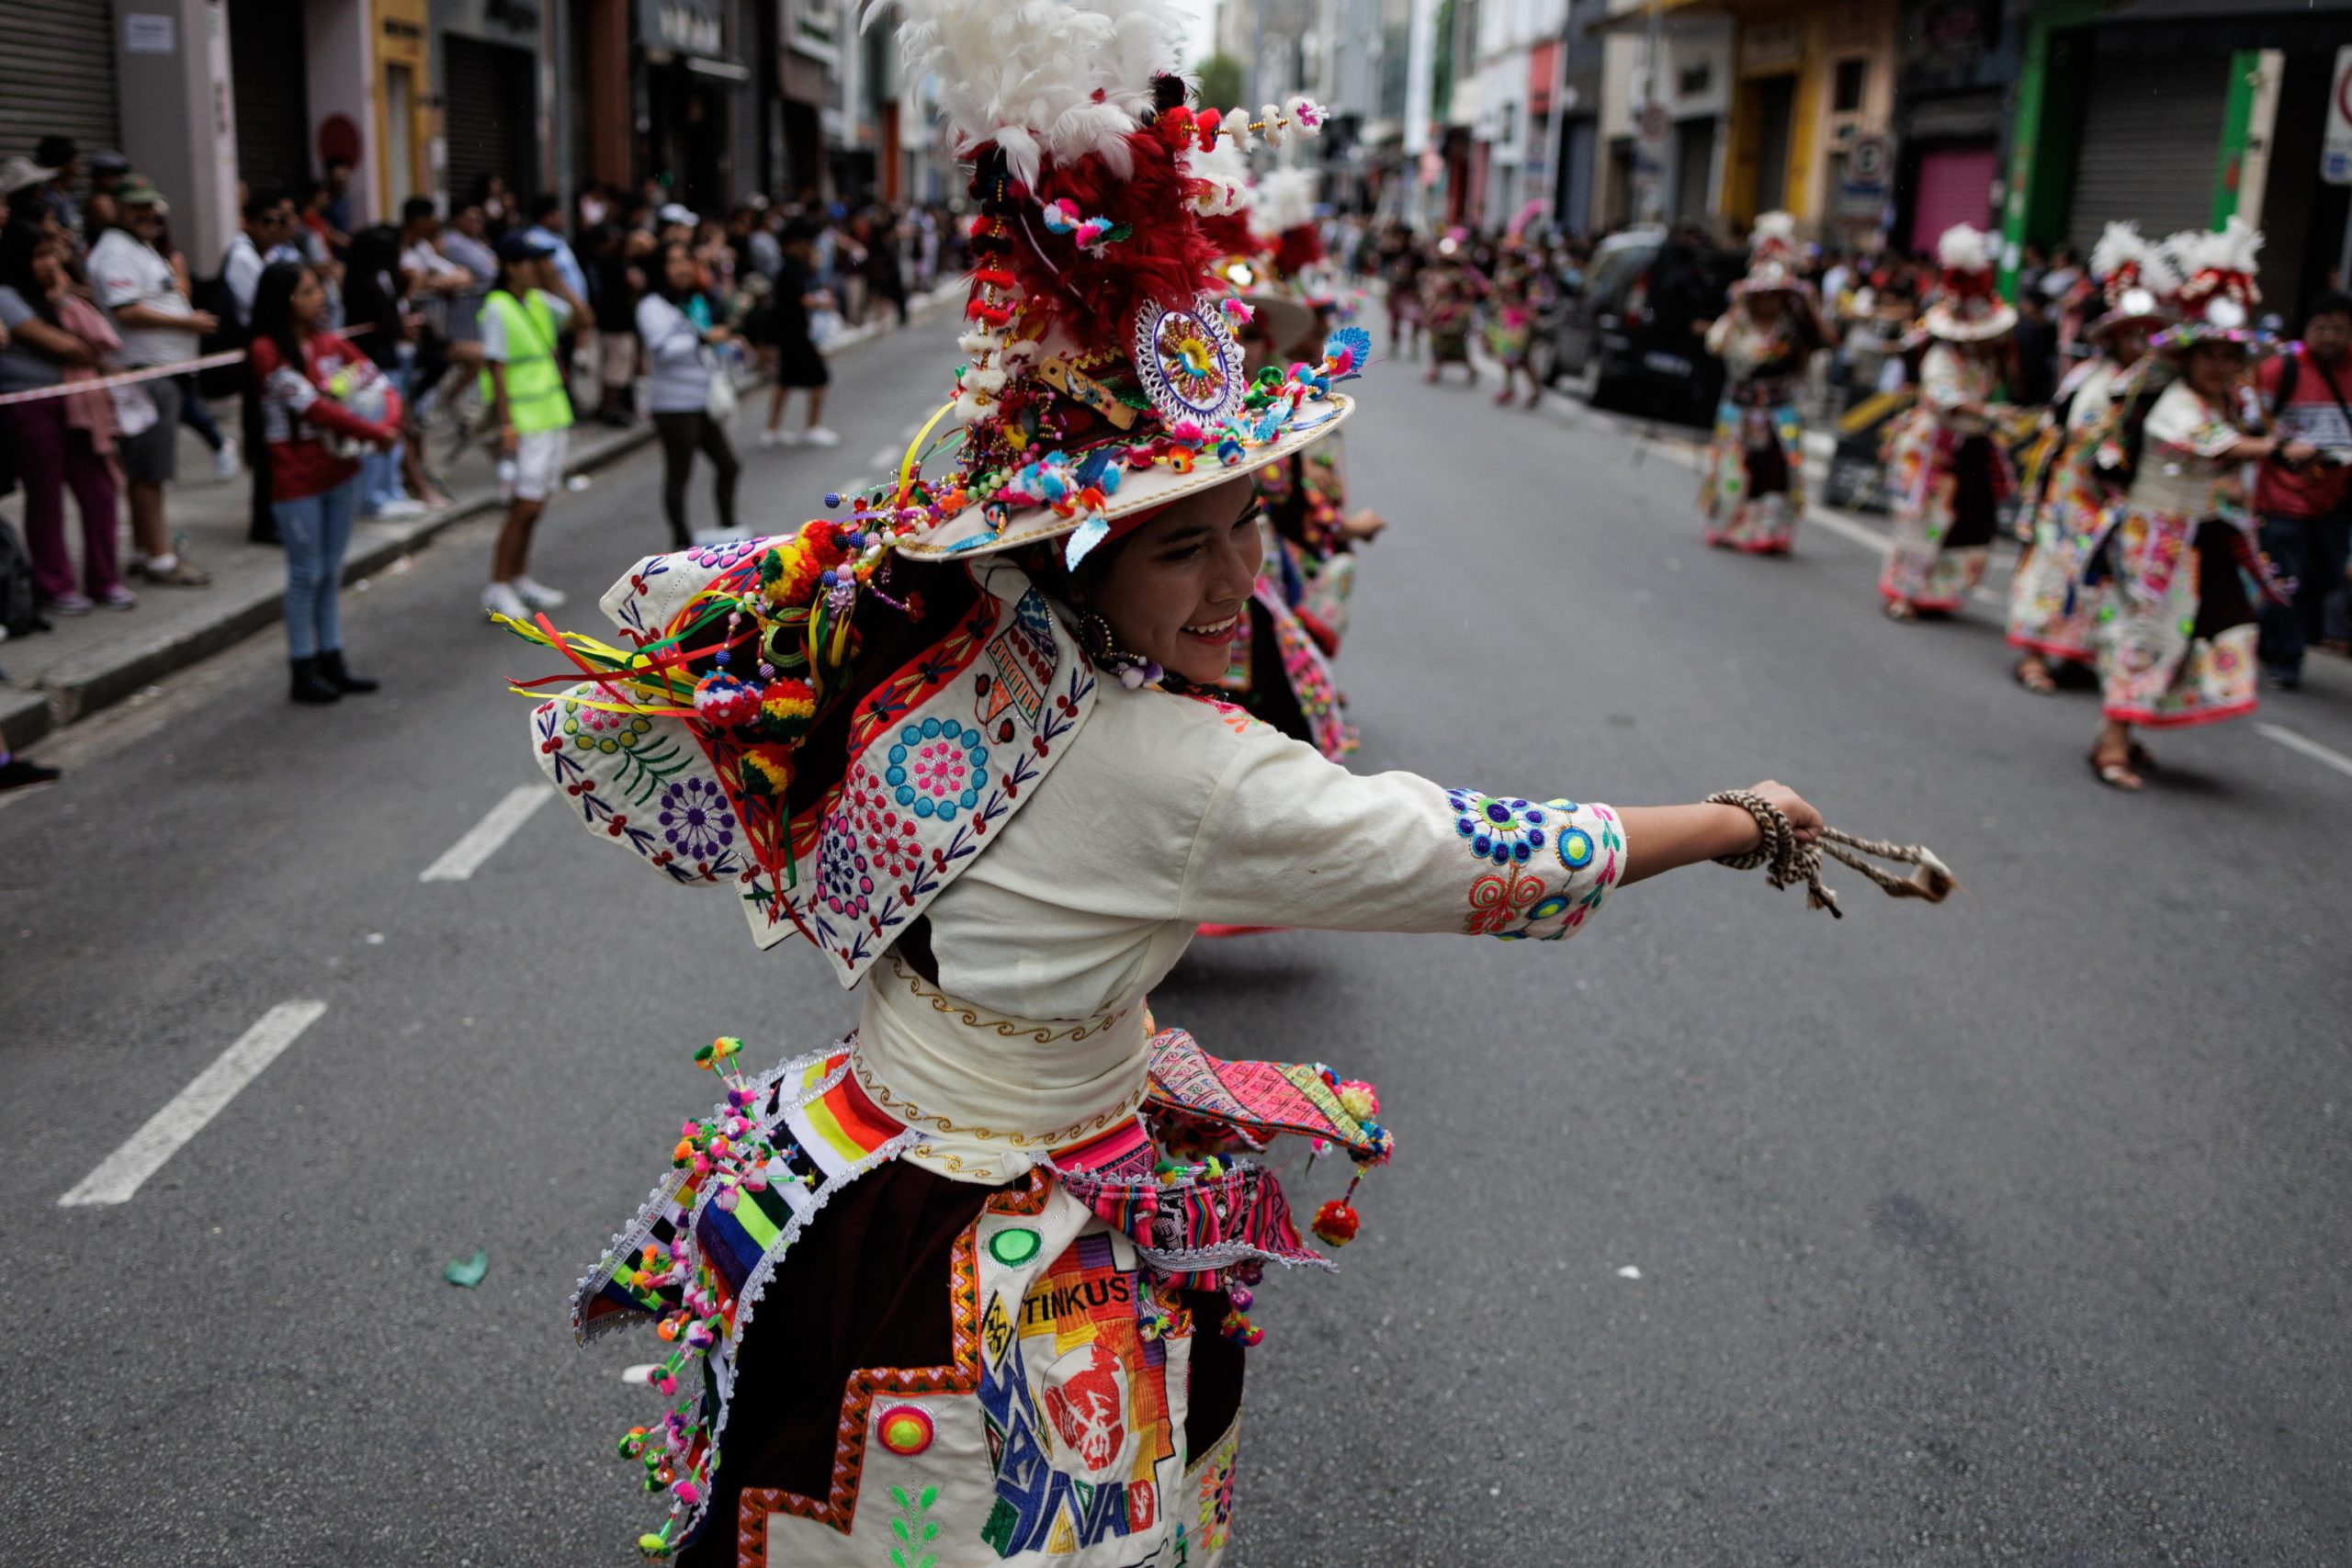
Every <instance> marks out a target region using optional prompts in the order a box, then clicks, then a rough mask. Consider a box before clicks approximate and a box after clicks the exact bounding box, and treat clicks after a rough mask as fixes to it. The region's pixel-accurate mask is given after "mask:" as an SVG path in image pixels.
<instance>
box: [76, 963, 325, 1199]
mask: <svg viewBox="0 0 2352 1568" xmlns="http://www.w3.org/2000/svg"><path fill="white" fill-rule="evenodd" d="M326 1010H327V1004H326V1003H324V1002H280V1003H279V1004H278V1005H277V1006H276V1007H274V1008H272V1009H270V1010H268V1011H267V1012H266V1013H264V1014H262V1015H261V1021H259V1022H257V1023H255V1024H254V1026H253V1027H252V1028H251V1029H248V1030H246V1031H245V1032H244V1033H243V1034H242V1035H240V1036H238V1038H237V1043H235V1044H233V1045H232V1046H230V1047H229V1048H228V1049H227V1050H226V1051H223V1052H221V1053H220V1056H219V1057H218V1058H216V1059H215V1060H214V1062H213V1064H212V1065H211V1066H209V1067H207V1068H205V1069H204V1071H202V1072H200V1073H198V1074H197V1075H196V1077H195V1078H194V1079H193V1080H192V1081H191V1082H190V1083H189V1084H188V1086H187V1088H186V1089H182V1090H180V1091H179V1093H178V1094H177V1095H175V1097H174V1098H173V1100H172V1102H171V1103H170V1104H168V1105H166V1106H164V1108H163V1109H162V1110H161V1111H157V1112H155V1114H154V1115H153V1116H151V1117H149V1118H148V1119H147V1124H146V1125H145V1126H143V1127H141V1128H140V1129H139V1131H137V1132H136V1133H133V1134H130V1137H129V1138H127V1139H125V1140H124V1142H123V1145H122V1146H121V1147H120V1148H119V1149H117V1150H115V1152H114V1153H112V1154H110V1155H108V1156H107V1157H106V1158H105V1159H104V1160H103V1161H101V1162H100V1163H99V1165H98V1168H96V1170H94V1171H92V1172H90V1174H89V1175H87V1176H85V1177H84V1178H83V1179H81V1180H80V1181H79V1182H78V1183H76V1184H75V1185H74V1190H72V1191H70V1192H68V1193H66V1194H65V1196H63V1197H62V1198H60V1199H59V1200H58V1204H59V1206H60V1207H62V1208H67V1209H77V1208H85V1207H87V1206H90V1205H93V1204H99V1203H126V1202H129V1201H130V1196H131V1194H132V1193H134V1192H137V1191H138V1190H139V1188H140V1184H141V1182H144V1181H145V1180H146V1179H148V1178H149V1177H151V1176H153V1175H154V1174H155V1173H156V1172H157V1171H158V1170H161V1169H162V1168H164V1161H165V1160H168V1159H170V1158H171V1157H172V1156H174V1155H175V1154H176V1153H178V1152H179V1148H180V1145H183V1144H185V1143H187V1141H188V1140H189V1139H190V1138H193V1137H195V1136H196V1135H197V1134H198V1133H200V1132H202V1131H203V1130H204V1124H205V1123H206V1122H209V1121H211V1120H212V1119H213V1118H214V1117H215V1116H218V1115H219V1114H220V1109H221V1107H222V1106H225V1105H227V1104H228V1103H229V1101H231V1100H234V1099H235V1098H236V1097H237V1091H238V1090H239V1089H243V1088H244V1087H245V1086H246V1085H247V1084H249V1083H251V1082H253V1081H254V1079H255V1078H256V1077H260V1076H261V1072H262V1069H263V1068H265V1067H266V1066H269V1065H270V1063H272V1062H274V1061H276V1060H277V1056H278V1053H280V1052H282V1051H284V1050H285V1049H286V1047H288V1045H291V1044H293V1043H294V1042H295V1040H296V1039H297V1038H299V1037H300V1034H301V1032H302V1031H304V1030H306V1029H308V1028H310V1027H311V1025H312V1024H313V1023H316V1022H317V1021H319V1016H320V1015H321V1014H322V1013H323V1012H325V1011H326Z"/></svg>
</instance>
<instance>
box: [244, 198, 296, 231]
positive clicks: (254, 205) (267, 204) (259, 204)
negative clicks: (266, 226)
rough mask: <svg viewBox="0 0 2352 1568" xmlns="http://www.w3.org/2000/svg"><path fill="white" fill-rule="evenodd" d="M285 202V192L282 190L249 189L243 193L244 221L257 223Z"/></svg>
mask: <svg viewBox="0 0 2352 1568" xmlns="http://www.w3.org/2000/svg"><path fill="white" fill-rule="evenodd" d="M285 204H286V193H285V192H284V191H282V190H249V191H247V192H246V193H245V206H244V213H245V221H246V222H248V223H258V222H260V221H261V220H264V219H266V218H268V217H271V216H272V215H274V214H275V213H276V212H277V209H279V208H280V207H282V206H284V205H285Z"/></svg>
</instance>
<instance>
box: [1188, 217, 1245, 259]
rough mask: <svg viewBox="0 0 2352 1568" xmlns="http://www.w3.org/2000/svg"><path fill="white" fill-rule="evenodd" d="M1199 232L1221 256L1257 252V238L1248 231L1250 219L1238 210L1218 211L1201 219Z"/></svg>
mask: <svg viewBox="0 0 2352 1568" xmlns="http://www.w3.org/2000/svg"><path fill="white" fill-rule="evenodd" d="M1201 233H1202V235H1203V236H1204V238H1206V239H1207V241H1208V243H1210V244H1212V245H1215V246H1216V253H1217V254H1219V255H1221V256H1254V255H1256V254H1258V250H1259V245H1258V239H1257V236H1256V235H1254V234H1252V233H1250V220H1249V219H1248V218H1246V217H1245V216H1243V215H1242V214H1240V213H1238V212H1220V213H1218V214H1217V215H1216V217H1214V218H1204V219H1202V220H1201Z"/></svg>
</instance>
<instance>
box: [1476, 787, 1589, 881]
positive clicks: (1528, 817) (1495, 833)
mask: <svg viewBox="0 0 2352 1568" xmlns="http://www.w3.org/2000/svg"><path fill="white" fill-rule="evenodd" d="M1445 798H1446V803H1447V804H1448V805H1449V806H1451V807H1453V829H1454V831H1455V832H1457V833H1460V834H1461V835H1462V837H1463V838H1464V839H1465V840H1468V841H1469V844H1470V852H1471V853H1472V854H1474V855H1476V856H1477V857H1478V858H1479V859H1481V860H1488V861H1492V862H1494V863H1496V864H1497V865H1506V866H1507V865H1525V864H1526V863H1527V861H1528V857H1529V856H1531V855H1532V854H1533V853H1534V852H1536V851H1537V850H1540V849H1542V848H1543V847H1544V840H1546V839H1547V838H1549V837H1550V836H1551V828H1552V814H1553V811H1554V810H1555V806H1554V805H1552V804H1546V805H1542V806H1539V805H1536V804H1535V803H1534V802H1532V801H1527V800H1520V799H1517V798H1515V797H1512V796H1509V795H1480V794H1479V793H1478V792H1477V791H1476V790H1474V789H1450V790H1447V791H1446V792H1445ZM1562 804H1565V803H1562ZM1570 809H1573V807H1571V808H1570ZM1586 858H1587V859H1588V860H1589V859H1590V858H1591V856H1590V853H1589V851H1588V852H1587V855H1586Z"/></svg>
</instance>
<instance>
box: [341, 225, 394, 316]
mask: <svg viewBox="0 0 2352 1568" xmlns="http://www.w3.org/2000/svg"><path fill="white" fill-rule="evenodd" d="M379 275H388V276H390V279H391V285H392V287H391V292H390V293H389V294H387V293H386V292H385V290H384V287H383V285H381V284H379V283H378V282H377V281H376V279H377V277H378V276H379ZM343 313H344V319H345V321H350V322H352V323H354V324H355V325H356V324H357V323H358V322H361V321H366V322H368V324H369V325H371V326H373V327H374V328H375V329H376V330H377V331H378V332H379V333H389V334H390V338H389V339H387V340H368V341H369V344H370V346H374V344H376V343H377V342H378V341H397V340H398V338H399V336H400V330H401V236H400V231H399V230H397V229H395V228H393V227H392V226H391V225H390V224H389V223H371V224H369V225H368V227H367V228H365V229H362V230H360V231H359V232H357V233H356V234H354V235H352V236H351V251H350V254H348V255H347V256H346V257H345V270H344V279H343Z"/></svg>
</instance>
